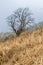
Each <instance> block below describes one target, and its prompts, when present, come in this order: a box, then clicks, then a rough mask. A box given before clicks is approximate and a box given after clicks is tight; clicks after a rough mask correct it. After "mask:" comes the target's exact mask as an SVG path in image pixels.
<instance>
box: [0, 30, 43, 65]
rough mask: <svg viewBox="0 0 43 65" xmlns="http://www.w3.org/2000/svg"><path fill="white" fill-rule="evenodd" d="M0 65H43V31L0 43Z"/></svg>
mask: <svg viewBox="0 0 43 65" xmlns="http://www.w3.org/2000/svg"><path fill="white" fill-rule="evenodd" d="M0 65H43V29H36V30H34V31H32V32H31V33H29V32H23V33H21V35H20V36H18V37H17V36H15V37H14V36H12V37H11V38H9V39H7V40H6V41H3V42H0Z"/></svg>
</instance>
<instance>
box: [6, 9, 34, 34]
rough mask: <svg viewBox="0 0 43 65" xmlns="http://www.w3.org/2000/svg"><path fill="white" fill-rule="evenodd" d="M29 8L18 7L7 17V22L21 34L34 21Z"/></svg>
mask: <svg viewBox="0 0 43 65" xmlns="http://www.w3.org/2000/svg"><path fill="white" fill-rule="evenodd" d="M31 15H32V13H31V12H30V10H29V8H18V9H17V10H16V11H15V12H14V13H13V14H12V15H10V16H8V17H7V22H8V24H9V26H10V27H11V28H12V30H13V31H14V32H15V33H16V34H17V35H19V34H20V33H21V32H22V31H24V30H26V28H27V26H29V24H31V23H32V22H33V20H34V19H33V18H32V17H31Z"/></svg>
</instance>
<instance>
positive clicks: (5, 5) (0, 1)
mask: <svg viewBox="0 0 43 65" xmlns="http://www.w3.org/2000/svg"><path fill="white" fill-rule="evenodd" d="M19 7H29V8H30V10H31V12H32V13H33V14H34V15H33V17H34V18H35V21H36V22H39V21H43V0H0V32H7V31H9V28H8V25H7V23H6V18H7V17H8V16H9V15H10V14H12V13H13V11H14V10H16V9H17V8H19Z"/></svg>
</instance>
